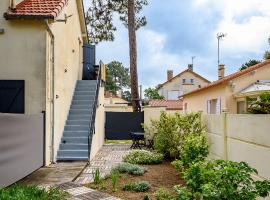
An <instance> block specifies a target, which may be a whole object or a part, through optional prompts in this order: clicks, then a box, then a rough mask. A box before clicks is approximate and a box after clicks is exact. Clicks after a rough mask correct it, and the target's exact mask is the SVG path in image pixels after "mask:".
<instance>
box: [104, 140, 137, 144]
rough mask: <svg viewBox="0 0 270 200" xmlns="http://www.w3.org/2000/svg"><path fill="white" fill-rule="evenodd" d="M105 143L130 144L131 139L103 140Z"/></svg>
mask: <svg viewBox="0 0 270 200" xmlns="http://www.w3.org/2000/svg"><path fill="white" fill-rule="evenodd" d="M105 144H132V141H131V140H105Z"/></svg>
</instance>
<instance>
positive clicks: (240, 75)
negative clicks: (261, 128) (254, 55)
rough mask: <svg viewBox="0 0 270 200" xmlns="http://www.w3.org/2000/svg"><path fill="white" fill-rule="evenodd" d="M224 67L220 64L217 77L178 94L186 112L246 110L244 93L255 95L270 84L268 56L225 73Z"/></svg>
mask: <svg viewBox="0 0 270 200" xmlns="http://www.w3.org/2000/svg"><path fill="white" fill-rule="evenodd" d="M224 70H225V68H224V65H220V67H219V80H217V81H214V82H212V83H211V84H209V85H207V86H205V87H202V88H200V89H197V90H195V91H192V92H190V93H187V94H184V95H183V96H182V97H181V98H182V99H183V105H184V111H185V112H198V111H202V112H204V113H209V114H219V113H221V111H222V110H227V111H228V112H229V113H232V114H236V113H245V112H246V97H247V96H249V97H256V96H258V95H259V94H260V93H261V92H263V91H265V90H267V88H269V87H268V83H269V80H270V60H266V61H264V62H262V63H260V64H257V65H254V66H252V67H249V68H247V69H245V70H242V71H238V72H236V73H233V74H231V75H228V76H224V72H225V71H224Z"/></svg>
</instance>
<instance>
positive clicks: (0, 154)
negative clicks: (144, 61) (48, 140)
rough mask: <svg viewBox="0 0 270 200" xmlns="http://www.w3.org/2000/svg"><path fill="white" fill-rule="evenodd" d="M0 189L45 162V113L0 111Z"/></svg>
mask: <svg viewBox="0 0 270 200" xmlns="http://www.w3.org/2000/svg"><path fill="white" fill-rule="evenodd" d="M0 127H1V128H0V188H1V187H6V186H8V185H11V184H13V183H15V182H17V181H18V180H20V179H22V178H24V177H25V176H27V175H29V174H31V173H32V172H34V171H35V170H37V169H39V168H40V167H42V166H43V164H44V154H43V153H44V115H43V114H38V115H31V116H29V115H14V114H0Z"/></svg>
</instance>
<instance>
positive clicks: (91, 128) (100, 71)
mask: <svg viewBox="0 0 270 200" xmlns="http://www.w3.org/2000/svg"><path fill="white" fill-rule="evenodd" d="M102 65H103V63H102V61H100V62H99V70H98V76H97V87H96V92H95V101H94V105H93V109H92V119H91V123H90V131H89V135H88V158H89V160H90V138H91V137H92V133H94V134H95V123H96V112H97V107H98V104H99V103H98V97H99V89H100V86H101V78H102V77H101V74H102Z"/></svg>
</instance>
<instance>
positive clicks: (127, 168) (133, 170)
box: [112, 163, 146, 176]
mask: <svg viewBox="0 0 270 200" xmlns="http://www.w3.org/2000/svg"><path fill="white" fill-rule="evenodd" d="M112 171H117V172H119V173H128V174H131V175H138V176H141V175H143V174H144V173H145V172H146V169H145V168H144V167H142V166H139V165H135V164H130V163H121V164H119V165H117V166H115V167H114V168H113V169H112Z"/></svg>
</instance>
